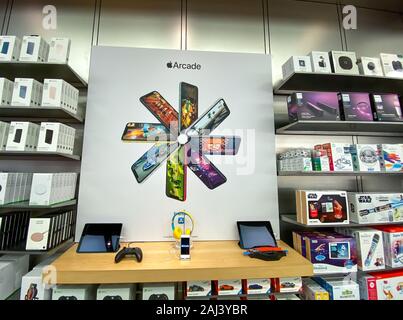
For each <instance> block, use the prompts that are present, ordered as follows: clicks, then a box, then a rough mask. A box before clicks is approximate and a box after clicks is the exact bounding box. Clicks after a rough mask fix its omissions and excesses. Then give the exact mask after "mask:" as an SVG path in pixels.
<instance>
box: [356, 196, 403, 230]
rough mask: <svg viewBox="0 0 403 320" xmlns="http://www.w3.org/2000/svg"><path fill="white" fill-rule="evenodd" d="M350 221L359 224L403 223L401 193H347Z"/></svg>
mask: <svg viewBox="0 0 403 320" xmlns="http://www.w3.org/2000/svg"><path fill="white" fill-rule="evenodd" d="M348 202H349V206H350V219H351V221H353V222H355V223H359V224H365V223H385V222H399V221H403V193H353V192H349V193H348Z"/></svg>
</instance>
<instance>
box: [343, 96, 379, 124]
mask: <svg viewBox="0 0 403 320" xmlns="http://www.w3.org/2000/svg"><path fill="white" fill-rule="evenodd" d="M339 103H340V112H341V118H342V119H343V120H345V121H373V120H374V118H373V115H372V109H371V101H370V99H369V94H368V93H339Z"/></svg>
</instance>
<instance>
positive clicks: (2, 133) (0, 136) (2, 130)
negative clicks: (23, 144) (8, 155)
mask: <svg viewBox="0 0 403 320" xmlns="http://www.w3.org/2000/svg"><path fill="white" fill-rule="evenodd" d="M9 131H10V124H9V123H8V122H3V121H0V151H4V150H6V145H7V139H8V133H9Z"/></svg>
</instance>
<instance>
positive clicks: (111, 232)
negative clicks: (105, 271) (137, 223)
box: [77, 223, 122, 253]
mask: <svg viewBox="0 0 403 320" xmlns="http://www.w3.org/2000/svg"><path fill="white" fill-rule="evenodd" d="M121 232H122V224H121V223H87V224H86V225H85V226H84V229H83V232H82V234H81V238H80V243H79V244H78V247H77V252H78V253H97V252H116V251H118V250H119V242H120V233H121Z"/></svg>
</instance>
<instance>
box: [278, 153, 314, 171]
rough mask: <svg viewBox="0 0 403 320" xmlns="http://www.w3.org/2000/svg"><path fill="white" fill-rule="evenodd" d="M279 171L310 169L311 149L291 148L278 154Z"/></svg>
mask: <svg viewBox="0 0 403 320" xmlns="http://www.w3.org/2000/svg"><path fill="white" fill-rule="evenodd" d="M279 170H280V171H304V172H305V171H312V151H311V150H309V149H291V150H288V151H286V152H283V153H281V154H280V155H279Z"/></svg>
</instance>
